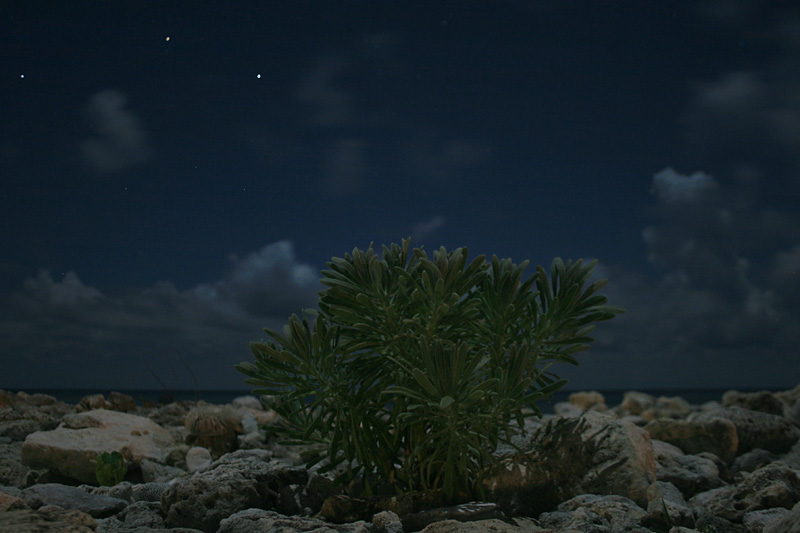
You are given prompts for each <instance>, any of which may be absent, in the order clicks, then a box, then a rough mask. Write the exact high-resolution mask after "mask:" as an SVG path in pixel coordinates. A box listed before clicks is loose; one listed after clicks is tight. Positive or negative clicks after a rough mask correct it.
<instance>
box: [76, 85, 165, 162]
mask: <svg viewBox="0 0 800 533" xmlns="http://www.w3.org/2000/svg"><path fill="white" fill-rule="evenodd" d="M127 106H128V99H127V98H126V97H125V95H124V94H122V93H121V92H119V91H115V90H106V91H101V92H99V93H96V94H94V95H92V97H91V98H90V99H89V103H88V105H87V106H86V113H87V115H88V117H89V119H90V121H91V126H92V128H93V129H94V130H95V136H93V137H90V138H89V139H86V140H84V141H81V143H80V150H81V155H82V157H83V160H84V161H85V162H86V163H87V164H88V165H89V166H90V167H92V168H93V169H94V170H95V171H97V172H99V173H103V174H108V173H114V172H119V171H122V170H125V169H127V168H129V167H131V166H133V165H136V164H139V163H143V162H145V161H147V160H149V159H150V157H151V156H152V150H151V149H150V147H149V144H148V140H147V132H146V131H145V128H144V125H143V124H142V122H141V120H140V119H139V117H137V116H136V114H135V113H133V112H132V111H131V110H129V109H128V107H127Z"/></svg>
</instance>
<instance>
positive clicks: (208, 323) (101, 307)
mask: <svg viewBox="0 0 800 533" xmlns="http://www.w3.org/2000/svg"><path fill="white" fill-rule="evenodd" d="M318 278H319V276H318V273H317V271H316V270H315V269H314V268H312V267H311V266H309V265H307V264H304V263H302V262H300V261H298V260H297V258H296V257H295V255H294V251H293V246H292V243H290V242H288V241H281V242H276V243H273V244H271V245H268V246H265V247H264V248H262V249H261V250H259V251H257V252H254V253H251V254H249V255H247V256H246V257H244V258H238V257H236V256H232V257H231V265H230V269H229V270H228V271H227V273H226V274H225V275H224V276H223V277H222V279H220V280H219V281H216V282H213V283H207V284H201V285H198V286H196V287H193V288H191V289H188V290H185V291H179V290H177V289H176V288H175V286H174V285H173V284H171V283H168V282H163V283H159V284H156V285H154V286H152V287H148V288H145V289H129V290H125V291H121V292H117V293H111V292H104V291H101V290H99V289H97V288H94V287H91V286H89V285H87V284H85V283H84V282H83V281H81V280H80V279H79V277H78V275H77V274H75V273H74V272H68V273H67V274H66V275H65V276H64V277H63V278H62V279H60V280H57V279H53V277H52V275H51V274H50V273H48V272H46V271H42V272H40V273H39V275H38V276H37V277H36V278H34V279H29V280H27V281H25V283H24V286H23V289H22V290H21V291H19V292H17V293H15V294H12V295H10V296H6V297H3V298H2V299H0V319H2V320H0V336H2V338H3V343H2V346H0V359H2V360H3V376H2V382H0V387H4V388H11V387H18V388H43V387H44V388H97V387H98V385H101V386H103V387H111V388H123V389H124V388H129V389H130V388H133V389H135V388H140V389H142V388H144V389H148V388H156V387H157V386H158V385H157V381H156V379H155V378H154V377H153V376H152V375H151V374H150V370H149V369H152V370H153V372H154V373H155V374H156V375H157V376H158V378H159V379H161V380H162V381H164V382H166V383H168V385H169V386H170V387H185V388H194V387H195V384H194V379H195V377H196V379H197V381H198V384H197V386H199V388H201V389H225V388H227V389H232V388H244V384H243V376H241V375H239V374H238V373H237V372H235V371H234V370H233V365H234V364H236V363H238V362H240V361H244V360H250V359H251V358H252V356H251V355H250V352H249V349H248V343H249V342H250V341H254V340H259V339H261V338H263V337H264V336H265V335H264V333H263V331H262V329H263V328H264V327H271V328H273V329H278V330H280V329H281V327H282V326H283V324H285V323H286V320H287V318H288V316H289V315H290V314H292V313H299V312H300V311H301V309H303V308H308V307H315V306H316V301H317V291H318V290H320V289H321V288H322V287H321V285H320V284H319V283H318ZM192 374H193V375H194V377H192ZM12 380H13V381H12Z"/></svg>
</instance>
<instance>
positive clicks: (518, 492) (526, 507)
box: [483, 411, 656, 516]
mask: <svg viewBox="0 0 800 533" xmlns="http://www.w3.org/2000/svg"><path fill="white" fill-rule="evenodd" d="M655 480H656V464H655V458H654V455H653V446H652V444H651V443H650V437H649V435H648V434H647V432H645V431H644V430H643V429H641V428H639V427H637V426H635V425H633V424H631V423H630V422H626V421H622V420H618V419H616V418H615V417H613V416H612V415H608V414H603V413H599V412H597V411H587V412H586V413H584V414H583V415H581V416H580V417H578V418H560V417H557V418H553V419H551V420H550V421H548V422H547V423H546V424H544V425H543V426H542V427H541V428H539V429H538V430H536V432H535V433H534V435H533V437H532V439H531V449H530V450H529V451H527V452H524V453H521V454H512V455H508V456H505V457H503V458H502V459H501V460H500V462H499V464H497V465H494V466H492V467H490V468H489V469H488V470H487V472H486V473H485V474H484V476H483V487H484V489H485V490H486V491H487V496H488V497H489V500H490V501H493V502H497V503H498V504H500V507H501V508H502V510H503V511H505V512H506V514H508V515H510V516H518V515H524V516H536V515H538V514H539V513H541V512H545V511H551V510H553V509H554V508H555V507H556V506H557V505H558V504H560V503H561V502H563V501H565V500H568V499H570V498H573V497H575V496H578V495H581V494H617V495H620V496H625V497H628V498H630V499H632V500H634V501H636V502H637V503H640V504H641V505H642V506H646V505H647V501H648V500H647V488H648V487H649V486H650V484H651V483H653V482H654V481H655Z"/></svg>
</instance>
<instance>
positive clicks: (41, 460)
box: [22, 409, 174, 483]
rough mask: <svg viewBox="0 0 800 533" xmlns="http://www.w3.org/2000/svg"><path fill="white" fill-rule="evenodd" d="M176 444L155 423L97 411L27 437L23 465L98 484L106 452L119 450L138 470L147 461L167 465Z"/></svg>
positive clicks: (67, 417)
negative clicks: (99, 464)
mask: <svg viewBox="0 0 800 533" xmlns="http://www.w3.org/2000/svg"><path fill="white" fill-rule="evenodd" d="M173 445H174V441H173V438H172V436H171V434H170V433H169V432H168V431H166V430H165V429H164V428H162V427H161V426H159V425H158V424H156V423H154V422H153V421H152V420H149V419H147V418H144V417H141V416H136V415H131V414H127V413H120V412H117V411H108V410H105V409H97V410H93V411H87V412H85V413H79V414H73V415H67V416H65V417H64V422H63V423H62V425H61V426H59V427H58V428H56V429H54V430H52V431H37V432H36V433H31V434H30V435H28V437H27V438H26V439H25V443H24V444H23V445H22V463H23V464H25V465H28V466H31V467H34V468H49V469H50V470H52V471H54V472H57V473H59V474H61V475H63V476H66V477H69V478H72V479H76V480H78V481H82V482H84V483H96V477H95V461H96V460H97V457H99V456H100V454H102V453H103V452H112V451H118V452H120V453H121V454H122V456H123V457H124V458H125V460H126V461H128V462H131V463H133V464H135V465H136V466H137V467H138V464H139V463H140V462H141V460H142V459H145V458H147V459H152V460H154V461H156V462H160V463H163V462H165V459H166V457H167V453H168V452H169V449H170V447H172V446H173Z"/></svg>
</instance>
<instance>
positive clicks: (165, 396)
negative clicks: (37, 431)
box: [7, 387, 791, 414]
mask: <svg viewBox="0 0 800 533" xmlns="http://www.w3.org/2000/svg"><path fill="white" fill-rule="evenodd" d="M789 388H791V387H786V388H777V389H771V388H752V389H747V388H737V389H736V390H738V391H740V392H756V391H759V390H769V391H772V392H776V391H780V390H787V389H789ZM7 390H9V392H17V390H15V389H7ZM628 390H631V389H624V390H623V389H620V390H602V389H601V390H598V391H597V392H600V393H601V394H602V395H603V397H604V398H605V400H606V404H607V405H608V406H609V407H613V406H615V405H619V404H620V403H621V402H622V398H623V396H624V395H625V393H626V392H627V391H628ZM636 390H637V391H638V392H645V393H647V394H651V395H653V396H655V397H659V396H667V397H673V396H680V397H681V398H683V399H684V400H686V401H687V402H689V403H690V404H693V405H701V404H703V403H706V402H710V401H715V400H716V401H719V400H721V399H722V395H723V394H725V392H727V391H728V390H731V389H730V388H725V389H636ZM25 392H26V393H28V394H34V393H43V394H49V395H50V396H54V397H55V398H56V399H58V400H60V401H62V402H65V403H68V404H76V403H78V402H79V401H80V400H81V398H83V397H84V396H88V395H90V394H98V393H100V394H103V395H104V396H106V397H108V393H109V392H111V391H110V390H103V389H91V390H90V389H25ZM118 392H122V393H124V394H127V395H129V396H132V397H133V398H134V399H135V400H136V403H137V404H138V405H144V404H146V403H150V404H152V403H155V404H158V403H169V402H170V401H199V400H202V401H205V402H207V403H213V404H225V403H230V402H231V401H232V400H233V399H234V398H236V397H238V396H247V395H249V394H250V393H251V392H250V390H248V389H236V390H177V391H167V390H164V389H161V390H157V389H152V390H118ZM573 392H577V391H576V390H561V391H558V392H556V393H555V394H553V396H552V397H551V398H550V399H549V400H542V401H540V402H538V403H537V404H536V405H537V406H538V407H539V409H540V410H541V411H542V413H544V414H551V413H553V409H554V406H555V404H556V403H558V402H565V401H567V399H568V398H569V395H570V394H572V393H573Z"/></svg>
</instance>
